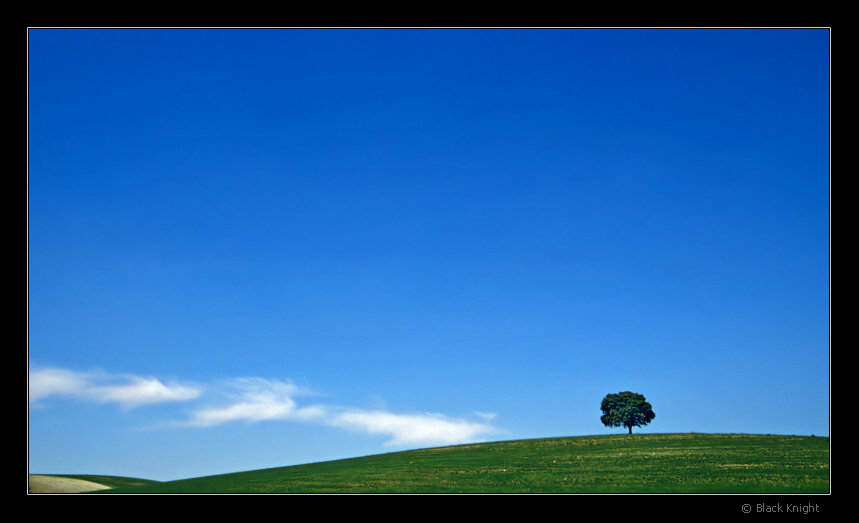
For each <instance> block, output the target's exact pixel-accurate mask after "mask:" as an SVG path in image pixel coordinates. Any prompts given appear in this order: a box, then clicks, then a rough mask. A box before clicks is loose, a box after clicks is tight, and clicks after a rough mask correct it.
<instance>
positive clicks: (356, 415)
mask: <svg viewBox="0 0 859 523" xmlns="http://www.w3.org/2000/svg"><path fill="white" fill-rule="evenodd" d="M204 391H205V392H206V394H205V395H204V394H203V392H204ZM312 395H313V392H312V391H310V390H309V389H307V388H302V387H299V386H297V385H295V384H294V383H292V382H290V381H286V380H273V379H264V378H253V377H251V378H236V379H231V380H226V381H222V382H219V383H217V384H215V385H210V386H207V387H205V389H204V388H202V387H199V386H189V385H182V384H177V383H165V382H162V381H161V380H159V379H157V378H144V377H140V376H134V375H127V374H123V375H110V374H105V373H99V372H93V373H85V372H77V371H72V370H68V369H61V368H43V369H37V370H31V371H30V375H29V400H30V403H31V404H38V403H40V402H47V401H49V400H50V399H52V398H72V399H77V400H85V401H91V402H100V403H116V404H119V405H121V406H122V407H124V408H133V407H139V406H142V405H148V404H154V403H161V402H169V401H188V400H200V401H201V402H202V403H201V404H200V405H195V406H194V408H193V409H192V410H191V412H190V415H189V416H188V417H187V418H186V419H185V420H184V421H181V422H178V423H172V424H171V425H172V426H174V427H176V426H184V427H196V428H207V427H215V426H219V425H224V424H228V423H246V424H253V423H260V422H265V421H289V422H311V423H317V424H323V425H328V426H331V427H337V428H340V429H344V430H350V431H357V432H363V433H366V434H371V435H380V436H383V437H386V438H387V440H386V441H385V443H384V445H385V446H388V447H391V446H393V447H414V446H431V445H450V444H456V443H468V442H474V441H478V440H481V439H484V438H485V437H486V436H488V435H490V434H495V433H497V432H498V431H497V429H496V427H494V426H493V425H492V423H491V421H492V419H493V417H494V416H493V415H492V414H485V413H475V418H476V420H466V419H457V418H450V417H447V416H444V415H442V414H437V413H396V412H390V411H388V410H387V409H385V408H377V409H372V410H364V409H354V408H344V407H342V406H332V405H322V404H309V405H299V403H298V398H301V397H306V396H312Z"/></svg>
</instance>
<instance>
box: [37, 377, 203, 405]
mask: <svg viewBox="0 0 859 523" xmlns="http://www.w3.org/2000/svg"><path fill="white" fill-rule="evenodd" d="M200 392H201V391H200V389H199V388H197V387H191V386H186V385H180V384H177V383H171V384H165V383H163V382H162V381H160V380H158V379H156V378H144V377H140V376H133V375H110V374H105V373H101V372H89V373H87V372H77V371H72V370H68V369H59V368H44V369H30V371H29V379H28V399H29V402H30V404H34V403H38V402H42V401H45V400H47V399H49V398H53V397H60V398H73V399H78V400H85V401H92V402H98V403H117V404H119V405H120V406H122V407H123V408H134V407H140V406H142V405H149V404H154V403H162V402H167V401H184V400H189V399H193V398H196V397H197V396H199V395H200Z"/></svg>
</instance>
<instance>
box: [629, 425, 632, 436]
mask: <svg viewBox="0 0 859 523" xmlns="http://www.w3.org/2000/svg"><path fill="white" fill-rule="evenodd" d="M629 433H630V434H632V425H630V426H629Z"/></svg>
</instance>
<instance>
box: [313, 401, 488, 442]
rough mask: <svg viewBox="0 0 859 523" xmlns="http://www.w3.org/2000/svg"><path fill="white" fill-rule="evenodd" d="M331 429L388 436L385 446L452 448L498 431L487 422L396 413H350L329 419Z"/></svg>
mask: <svg viewBox="0 0 859 523" xmlns="http://www.w3.org/2000/svg"><path fill="white" fill-rule="evenodd" d="M328 423H330V424H331V425H334V426H338V427H342V428H347V429H351V430H359V431H363V432H367V433H370V434H383V435H386V436H389V437H391V439H390V440H388V441H387V442H386V443H385V446H395V447H401V446H416V445H417V446H428V445H452V444H456V443H468V442H474V441H476V440H478V439H480V438H482V437H483V436H485V435H488V434H493V433H495V432H497V430H496V428H495V427H493V426H492V425H489V424H488V423H476V422H472V421H467V420H462V419H450V418H447V417H445V416H443V415H441V414H396V413H392V412H385V411H381V410H376V411H364V410H351V411H346V412H342V413H339V414H336V415H335V416H333V417H331V418H330V419H329V420H328Z"/></svg>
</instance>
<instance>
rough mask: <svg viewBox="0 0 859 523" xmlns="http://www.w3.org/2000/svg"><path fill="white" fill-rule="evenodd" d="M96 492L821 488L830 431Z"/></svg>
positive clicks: (513, 450)
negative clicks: (820, 435)
mask: <svg viewBox="0 0 859 523" xmlns="http://www.w3.org/2000/svg"><path fill="white" fill-rule="evenodd" d="M91 477H92V476H90V478H91ZM102 492H105V493H732V494H736V493H828V492H829V438H828V437H814V436H774V435H744V434H694V433H693V434H634V435H632V436H630V435H617V436H614V435H611V436H585V437H570V438H548V439H531V440H519V441H503V442H495V443H484V444H475V445H461V446H452V447H440V448H432V449H424V450H414V451H407V452H395V453H389V454H379V455H374V456H366V457H360V458H353V459H344V460H337V461H329V462H323V463H312V464H306V465H296V466H290V467H280V468H271V469H264V470H255V471H248V472H238V473H233V474H223V475H217V476H207V477H202V478H193V479H184V480H179V481H168V482H153V483H146V484H140V485H136V486H116V487H115V488H113V489H112V490H110V491H102Z"/></svg>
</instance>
